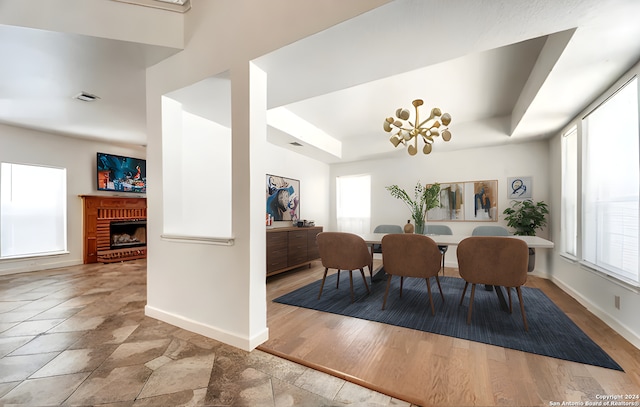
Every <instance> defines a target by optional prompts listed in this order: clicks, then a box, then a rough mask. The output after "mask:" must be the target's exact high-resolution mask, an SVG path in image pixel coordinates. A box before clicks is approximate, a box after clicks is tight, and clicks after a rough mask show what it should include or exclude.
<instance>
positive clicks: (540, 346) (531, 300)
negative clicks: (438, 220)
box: [274, 271, 622, 371]
mask: <svg viewBox="0 0 640 407" xmlns="http://www.w3.org/2000/svg"><path fill="white" fill-rule="evenodd" d="M321 281H322V280H318V281H315V282H313V283H311V284H308V285H306V286H304V287H302V288H299V289H297V290H295V291H292V292H290V293H288V294H285V295H283V296H281V297H278V298H276V299H275V300H274V301H275V302H278V303H282V304H288V305H294V306H297V307H303V308H310V309H314V310H318V311H324V312H330V313H333V314H339V315H345V316H349V317H355V318H360V319H366V320H369V321H376V322H381V323H385V324H390V325H395V326H401V327H405V328H411V329H416V330H420V331H424V332H431V333H434V334H439V335H447V336H452V337H456V338H461V339H467V340H470V341H475V342H481V343H486V344H489V345H496V346H502V347H505V348H510V349H515V350H520V351H523V352H529V353H534V354H538V355H543V356H550V357H554V358H558V359H564V360H569V361H573V362H579V363H584V364H589V365H594V366H600V367H604V368H608V369H615V370H620V371H622V368H621V367H620V366H619V365H618V364H617V363H616V362H615V361H614V360H613V359H612V358H611V357H610V356H609V355H608V354H607V353H606V352H605V351H604V350H602V348H600V346H598V345H597V344H596V343H595V342H593V341H592V340H591V339H590V338H589V337H588V336H587V335H586V334H585V333H584V332H583V331H582V330H581V329H580V328H578V326H577V325H576V324H575V323H573V321H571V319H569V317H567V316H566V315H565V313H564V312H562V310H560V308H558V307H557V306H556V305H555V304H554V303H553V302H552V301H551V300H550V299H549V298H548V297H547V296H546V295H545V294H544V293H543V292H542V291H541V290H539V289H537V288H530V287H522V296H523V298H524V306H525V311H526V313H527V322H528V323H529V331H528V332H526V331H525V330H524V325H523V323H522V315H521V313H520V304H519V302H518V296H517V294H516V292H515V290H513V291H512V301H513V313H512V314H509V313H508V312H506V311H503V310H501V309H500V306H499V302H498V298H497V295H496V293H495V292H494V291H486V290H485V289H484V286H480V285H478V286H477V287H476V293H475V298H474V301H473V315H472V317H471V325H467V312H468V310H469V297H470V294H471V286H469V288H468V289H467V293H466V296H465V300H464V302H463V303H462V305H459V303H460V296H461V295H462V290H463V288H464V280H462V279H460V278H457V277H440V283H441V285H442V291H443V293H444V298H445V303H443V302H442V298H441V297H440V292H439V291H438V286H437V284H436V281H435V278H432V279H431V289H432V294H433V302H434V305H435V309H436V315H435V316H433V315H431V308H430V306H429V297H428V295H427V285H426V283H425V281H424V279H418V278H405V281H404V288H403V292H402V298H400V297H399V294H400V288H399V286H400V277H397V276H396V277H394V278H393V279H392V280H391V288H390V290H389V298H388V299H387V306H386V309H385V310H382V309H381V308H382V301H383V298H384V292H385V289H386V284H387V283H386V278H382V279H376V278H374V281H373V284H370V288H371V294H367V292H366V289H365V288H364V284H363V282H362V277H361V276H360V272H359V271H354V273H353V285H354V291H355V300H354V302H353V303H351V302H350V300H351V296H350V293H349V272H347V271H343V272H341V273H340V288H339V289H336V274H332V275H330V276H328V277H327V281H326V282H325V285H324V290H323V292H322V297H321V298H320V299H318V292H319V290H320V283H321ZM367 282H369V278H368V277H367ZM505 297H506V293H505Z"/></svg>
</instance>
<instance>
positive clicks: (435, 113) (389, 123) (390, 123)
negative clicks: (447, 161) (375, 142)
mask: <svg viewBox="0 0 640 407" xmlns="http://www.w3.org/2000/svg"><path fill="white" fill-rule="evenodd" d="M411 104H412V105H413V106H414V107H415V108H416V120H415V124H414V123H411V122H410V121H409V116H410V113H409V110H408V109H403V108H399V109H398V110H396V117H397V119H394V118H393V117H387V118H386V119H385V121H384V131H386V132H387V133H391V132H392V131H393V132H395V133H394V134H393V136H391V138H390V139H389V141H391V144H393V146H394V147H398V144H400V143H402V145H406V144H407V142H409V143H410V142H411V139H413V140H414V142H413V144H409V147H408V149H407V150H408V151H409V155H416V153H417V152H418V138H419V137H418V136H420V137H422V140H423V141H424V147H423V148H422V152H423V153H425V154H429V153H430V152H431V149H432V147H431V145H432V144H433V138H434V137H438V136H442V139H443V140H444V141H449V140H451V132H450V131H449V129H448V128H447V127H446V126H448V125H449V123H451V115H450V114H449V113H444V114H442V111H440V109H439V108H437V107H434V108H433V109H431V115H429V118H428V119H427V120H425V121H423V122H420V115H419V112H418V106H422V105H423V104H424V102H423V101H422V99H416V100H414V101H413V102H411ZM443 126H444V127H443ZM441 127H442V129H441Z"/></svg>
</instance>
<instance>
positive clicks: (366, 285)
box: [360, 269, 371, 294]
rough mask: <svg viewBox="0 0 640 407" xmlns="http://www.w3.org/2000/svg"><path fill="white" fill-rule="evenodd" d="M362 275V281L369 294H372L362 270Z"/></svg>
mask: <svg viewBox="0 0 640 407" xmlns="http://www.w3.org/2000/svg"><path fill="white" fill-rule="evenodd" d="M360 274H362V281H364V286H365V288H366V289H367V293H368V294H371V291H370V290H369V285H368V284H367V278H366V277H365V276H364V269H360Z"/></svg>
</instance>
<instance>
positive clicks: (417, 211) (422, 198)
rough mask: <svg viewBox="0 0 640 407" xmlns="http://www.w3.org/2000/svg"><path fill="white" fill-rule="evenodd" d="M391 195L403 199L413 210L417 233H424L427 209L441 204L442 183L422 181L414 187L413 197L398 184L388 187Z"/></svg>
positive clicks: (412, 214)
mask: <svg viewBox="0 0 640 407" xmlns="http://www.w3.org/2000/svg"><path fill="white" fill-rule="evenodd" d="M386 188H387V190H388V191H389V192H390V193H391V196H392V197H394V198H398V199H400V200H402V202H404V203H405V204H406V205H407V206H408V207H409V210H410V211H411V217H412V218H413V221H414V223H415V233H417V234H423V233H424V222H425V220H426V218H427V211H428V210H429V209H433V208H435V207H437V206H438V205H439V204H440V199H439V195H440V184H438V183H435V184H431V185H430V186H428V187H427V186H423V185H422V184H420V181H418V183H417V184H416V186H415V188H414V189H413V199H411V197H410V196H409V194H407V192H406V191H405V190H404V189H402V188H400V187H399V186H397V185H391V186H389V187H386Z"/></svg>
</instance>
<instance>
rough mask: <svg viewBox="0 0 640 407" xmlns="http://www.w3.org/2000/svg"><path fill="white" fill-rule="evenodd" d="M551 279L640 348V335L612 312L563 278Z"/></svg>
mask: <svg viewBox="0 0 640 407" xmlns="http://www.w3.org/2000/svg"><path fill="white" fill-rule="evenodd" d="M550 280H551V281H552V282H553V283H555V285H557V286H558V287H559V288H560V289H561V290H562V291H564V292H565V293H567V294H569V295H570V296H571V297H573V298H574V299H575V300H576V301H578V302H579V303H580V304H581V305H582V306H584V307H585V308H586V309H587V310H588V311H589V312H591V313H592V314H593V315H595V316H596V317H598V318H599V319H601V320H602V322H604V323H605V324H607V325H608V326H609V327H610V328H611V329H613V330H614V331H616V332H617V333H618V334H620V335H621V336H622V337H623V338H625V339H626V340H628V341H629V342H631V344H632V345H633V346H635V347H636V348H638V349H640V336H639V335H637V334H636V333H635V332H633V331H632V330H630V329H629V328H627V327H626V326H625V325H623V324H622V323H620V322H619V321H618V320H617V319H615V318H614V317H612V316H611V314H609V313H607V312H606V311H604V310H603V309H602V308H600V307H598V306H597V305H596V304H594V303H593V302H591V301H589V300H588V299H587V298H585V297H583V296H582V295H580V293H578V292H577V291H575V290H573V289H572V288H571V287H569V286H568V285H566V284H564V283H563V282H562V281H561V280H559V279H557V278H555V277H553V276H551V277H550Z"/></svg>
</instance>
